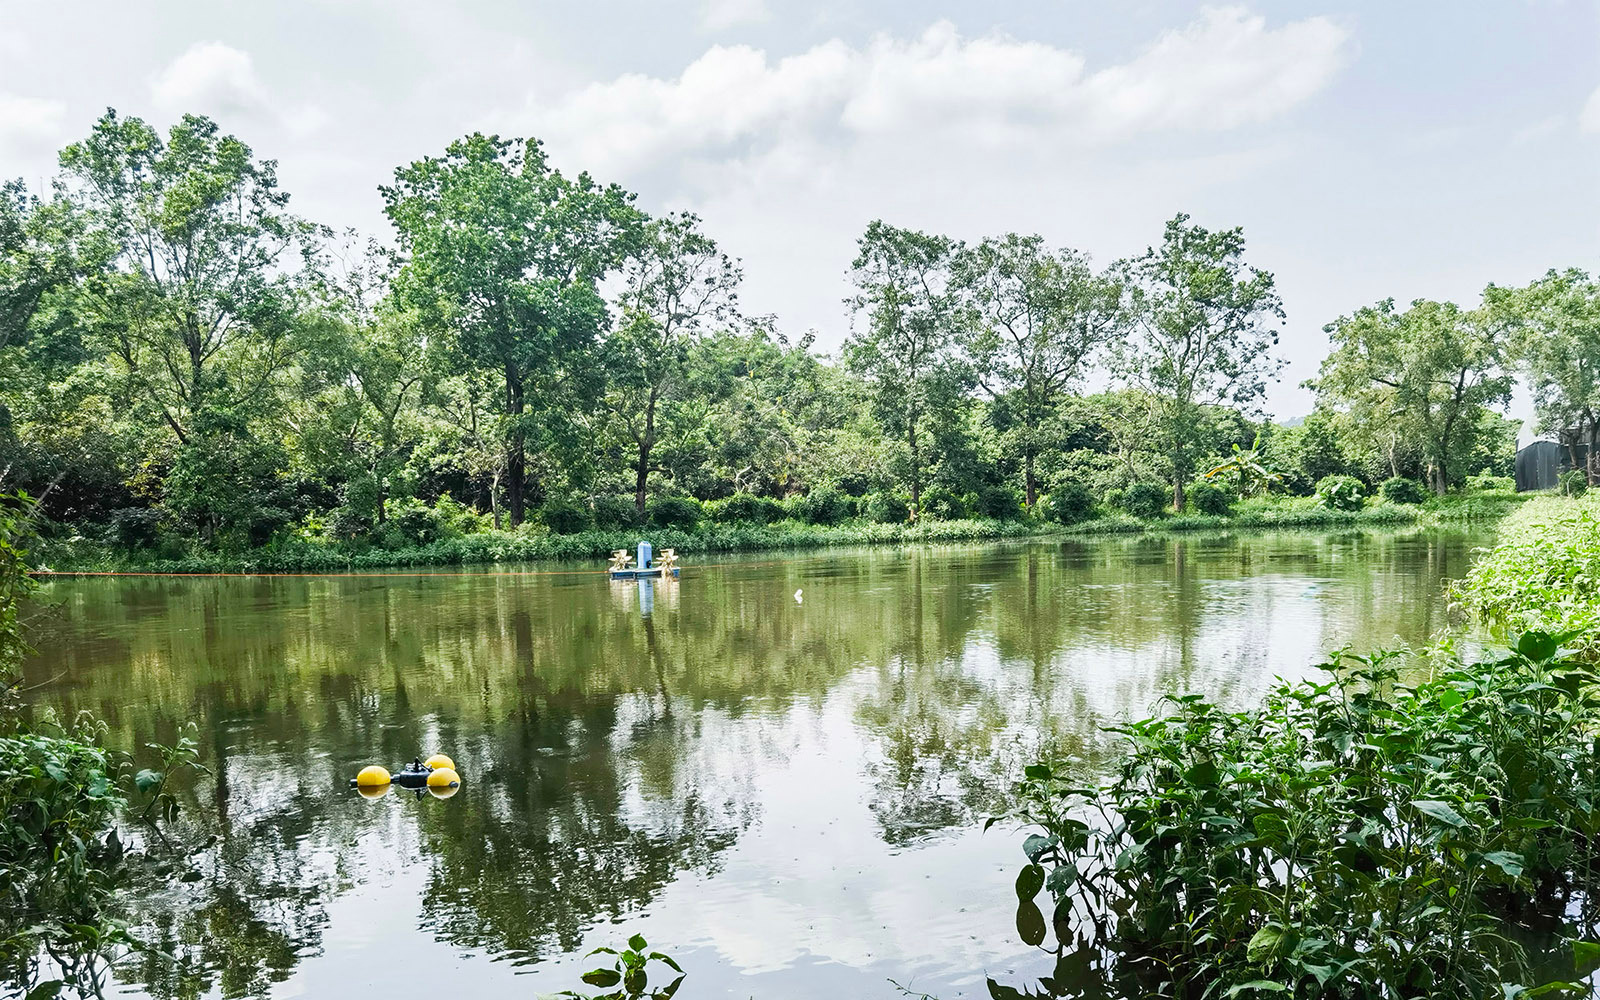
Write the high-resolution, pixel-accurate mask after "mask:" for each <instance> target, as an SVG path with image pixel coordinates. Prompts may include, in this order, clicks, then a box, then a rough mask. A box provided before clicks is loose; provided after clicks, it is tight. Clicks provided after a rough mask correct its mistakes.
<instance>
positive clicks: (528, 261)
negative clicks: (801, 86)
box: [380, 133, 640, 525]
mask: <svg viewBox="0 0 1600 1000" xmlns="http://www.w3.org/2000/svg"><path fill="white" fill-rule="evenodd" d="M380 191H381V192H382V194H383V199H384V206H385V211H386V213H387V214H388V216H389V220H390V221H391V222H392V223H393V224H394V227H395V231H396V234H397V236H398V238H399V242H400V247H401V252H402V255H403V256H404V258H405V263H404V265H403V266H402V268H401V270H400V274H399V276H398V278H397V280H396V292H397V294H398V295H399V296H400V298H401V299H402V301H404V302H406V303H407V304H409V305H411V306H413V307H415V308H416V309H417V310H418V311H419V312H420V313H421V314H422V315H423V317H424V318H425V319H426V320H427V321H429V322H430V323H432V324H433V325H435V326H437V327H439V328H441V329H444V330H447V331H449V333H450V334H451V336H452V337H454V338H455V340H456V342H457V346H458V349H459V352H460V354H461V355H462V356H463V357H464V358H466V359H468V360H469V361H470V362H471V363H473V364H476V365H480V366H484V367H488V368H492V369H494V370H496V371H498V372H500V373H501V374H502V376H503V378H504V400H503V406H504V413H505V417H506V421H505V441H506V487H507V493H508V501H509V507H510V513H511V523H512V524H513V525H516V524H521V523H522V520H523V517H524V511H525V506H526V499H525V498H526V495H527V493H526V490H527V485H528V483H527V478H528V461H527V454H528V449H527V445H528V441H529V439H530V436H532V435H533V434H535V433H537V434H542V435H543V436H544V437H545V439H546V440H551V439H554V438H556V437H558V436H559V435H560V434H561V432H562V427H563V424H564V423H565V420H564V416H565V413H564V411H566V410H568V409H570V408H571V407H574V406H577V405H578V404H579V402H580V401H581V400H583V399H584V398H585V397H586V396H590V397H591V398H592V396H591V393H593V392H594V389H595V386H594V384H593V383H594V380H595V377H596V372H595V370H594V365H592V364H590V363H589V361H590V358H591V348H592V347H593V345H594V343H595V340H596V338H597V337H598V335H599V333H600V331H601V330H603V329H604V328H605V325H606V318H607V310H606V303H605V299H604V297H603V296H602V294H601V291H600V289H599V287H598V285H599V282H600V281H601V279H602V278H604V277H605V275H606V274H607V273H609V272H610V271H612V270H613V269H615V268H616V267H617V266H618V265H619V264H620V263H621V262H622V261H623V260H624V259H625V258H626V256H627V254H628V252H629V249H630V247H631V246H632V244H633V242H634V240H635V239H636V233H637V231H638V229H639V226H640V215H639V213H638V211H637V210H636V209H634V208H633V205H632V202H633V196H632V195H630V194H628V193H627V192H625V191H623V190H622V189H621V188H620V187H617V186H616V185H608V186H601V185H599V184H596V183H595V182H594V181H593V180H592V179H590V177H589V175H588V174H579V175H578V176H577V177H576V178H575V179H568V178H567V177H564V176H563V175H562V174H561V173H560V172H559V171H557V170H556V169H554V168H553V167H551V166H550V164H549V162H548V160H547V158H546V156H545V152H544V149H543V147H542V146H541V145H540V144H539V143H538V141H537V140H528V141H522V140H507V139H501V138H499V137H498V136H485V135H482V134H479V133H474V134H472V135H469V136H467V137H466V138H464V139H459V140H457V141H455V142H453V143H451V144H450V146H449V147H448V148H447V149H446V150H445V154H444V155H443V156H440V157H427V158H424V159H421V160H418V161H416V162H415V163H412V164H411V165H410V166H406V167H401V168H400V169H398V170H396V171H395V183H394V184H392V185H389V186H386V187H383V188H381V189H380ZM530 403H531V404H532V405H533V406H534V407H536V408H537V412H535V413H530V412H529V405H530Z"/></svg>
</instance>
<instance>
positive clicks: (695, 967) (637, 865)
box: [28, 532, 1482, 998]
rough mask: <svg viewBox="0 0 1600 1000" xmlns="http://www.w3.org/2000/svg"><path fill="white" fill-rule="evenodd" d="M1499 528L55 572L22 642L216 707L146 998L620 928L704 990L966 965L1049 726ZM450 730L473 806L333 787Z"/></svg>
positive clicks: (1427, 600) (991, 964)
mask: <svg viewBox="0 0 1600 1000" xmlns="http://www.w3.org/2000/svg"><path fill="white" fill-rule="evenodd" d="M1481 541H1482V539H1481V538H1473V537H1469V536H1465V535H1462V534H1455V533H1440V532H1423V533H1412V534H1406V535H1391V534H1377V535H1374V534H1349V535H1334V536H1311V535H1267V536H1250V537H1214V538H1211V537H1208V538H1182V539H1170V538H1169V539H1155V538H1140V539H1109V540H1094V541H1078V540H1074V541H1068V542H1056V543H1050V544H1030V545H1021V546H1004V547H956V548H921V549H910V550H881V549H880V550H871V551H851V552H833V553H825V554H821V555H810V556H804V557H795V558H792V559H783V560H774V559H772V558H771V557H763V558H760V559H746V560H731V561H728V562H725V563H721V564H716V565H706V566H699V567H691V568H689V569H686V570H685V572H684V575H683V578H682V579H681V580H676V581H674V580H670V579H669V580H660V581H648V580H647V581H626V582H612V581H609V580H607V579H606V578H605V577H604V576H603V575H595V574H577V573H547V572H546V573H536V574H534V575H508V574H506V573H503V572H495V573H489V572H484V573H476V572H471V571H468V572H466V573H463V574H461V575H458V576H421V575H403V574H402V575H396V576H390V577H344V578H338V577H330V578H243V579H240V578H229V579H147V578H146V579H125V580H103V579H88V580H57V581H53V582H51V583H49V584H48V586H47V587H46V597H47V598H48V599H50V600H53V601H56V602H59V603H60V604H62V605H63V609H62V613H61V614H60V615H59V616H57V618H56V619H55V620H54V622H53V623H52V625H51V631H50V632H49V633H47V634H45V635H43V636H42V637H41V638H40V641H39V642H38V645H39V654H38V656H37V657H36V658H35V659H34V661H33V662H31V663H30V664H29V666H28V675H29V680H30V683H40V684H43V685H44V686H43V687H42V688H41V689H40V692H39V693H40V694H41V696H42V699H43V700H45V701H47V702H49V703H52V704H54V705H55V706H56V707H57V708H58V709H60V710H64V711H67V712H75V711H77V710H78V709H88V710H91V711H93V712H95V713H96V714H98V715H99V716H100V717H102V718H104V719H105V720H106V721H107V722H108V723H109V724H110V725H111V727H112V740H113V742H115V743H117V744H119V745H121V746H124V747H127V748H135V747H139V746H142V745H143V744H144V743H145V742H147V741H149V740H162V741H165V740H169V739H171V738H173V737H174V736H175V734H176V731H177V729H178V727H179V726H180V725H181V724H182V723H183V722H185V721H186V720H194V721H196V722H197V723H198V724H199V725H200V729H201V733H202V741H203V743H204V744H205V747H206V756H207V763H208V764H209V765H210V766H211V767H212V769H213V771H214V774H213V775H212V776H211V777H207V778H202V779H201V780H200V781H199V782H198V783H197V784H196V785H195V786H193V787H191V788H189V789H187V790H186V792H185V793H186V794H187V795H188V796H189V798H190V800H191V801H190V803H189V804H190V806H191V813H192V814H194V815H203V816H205V817H206V821H207V822H208V823H209V824H212V825H214V827H215V832H216V834H217V836H218V841H217V843H216V846H215V847H213V848H212V849H210V850H208V851H206V852H204V853H203V854H202V855H200V856H199V857H198V858H197V865H198V870H197V871H198V875H199V879H198V880H197V881H192V882H179V881H176V880H174V879H173V878H170V877H160V876H151V884H149V885H147V886H143V887H141V891H140V892H139V893H138V894H137V897H136V903H135V914H134V916H135V919H136V922H137V924H138V926H140V927H141V928H142V929H143V933H144V934H145V935H146V936H147V937H149V938H151V939H153V940H154V942H155V943H156V944H157V946H158V949H159V950H160V951H161V952H164V953H165V954H167V955H172V956H176V958H177V962H176V963H173V962H171V961H168V960H166V959H161V958H155V957H149V958H144V959H141V960H139V961H137V962H134V963H132V964H129V965H128V966H127V967H125V968H122V969H121V970H120V978H121V979H122V980H124V982H125V983H126V984H128V986H129V987H130V988H131V989H133V990H134V992H135V993H141V992H142V993H144V994H147V995H150V996H156V997H196V996H206V995H220V996H227V997H242V996H266V995H269V994H271V995H279V996H326V995H334V994H336V993H337V992H339V991H343V992H346V993H351V992H354V993H355V994H356V995H368V994H373V993H376V992H377V991H379V990H382V991H383V992H384V993H385V994H386V995H388V996H391V997H401V998H404V997H423V996H429V997H433V996H437V995H438V994H440V993H441V992H446V991H448V992H453V993H455V994H457V995H471V996H479V995H482V996H526V995H529V994H532V993H537V992H539V991H541V990H554V989H561V988H568V987H570V986H573V985H575V984H576V974H577V972H578V971H580V965H579V959H578V958H577V957H576V956H577V955H580V954H581V952H582V951H584V950H586V949H587V948H589V947H592V946H594V945H595V944H600V943H613V942H615V941H616V940H618V939H620V938H621V937H623V936H625V933H626V932H625V931H623V930H622V928H621V927H618V926H612V925H623V926H625V927H626V928H627V931H632V930H640V931H642V932H643V933H644V934H645V936H646V937H648V938H649V939H650V940H651V941H652V943H655V944H657V945H660V946H665V947H666V948H667V949H668V950H670V951H671V952H672V954H673V955H674V956H675V957H677V958H679V959H680V961H683V962H684V963H685V964H686V966H688V967H689V970H690V973H691V975H690V978H689V980H688V981H687V982H686V983H685V987H684V989H685V991H686V992H685V995H686V996H694V997H722V996H729V997H748V996H751V995H758V996H785V997H831V996H839V995H851V996H891V995H894V991H893V990H892V988H891V987H889V986H888V984H887V982H886V978H887V977H889V976H893V977H894V978H895V979H897V980H898V981H900V982H903V983H904V982H909V983H911V984H914V986H915V988H916V989H917V990H919V991H921V990H926V991H928V992H932V993H937V994H939V995H940V996H942V997H945V998H954V997H959V996H977V995H982V993H983V987H982V976H983V973H984V972H985V971H988V972H990V973H995V974H1001V973H1005V972H1006V971H1008V970H1009V969H1010V968H1011V967H1012V964H1013V963H1015V962H1018V961H1020V960H1022V959H1024V958H1025V957H1026V956H1025V953H1019V946H1018V945H1017V944H1016V943H1015V940H1014V931H1013V929H1012V926H1011V923H1012V921H1011V911H1012V909H1013V908H1014V906H1015V901H1014V899H1011V900H1010V901H1009V902H1008V897H1010V888H1009V874H1008V873H1010V872H1011V871H1012V870H1013V869H1014V864H1013V861H1014V858H1013V855H1014V854H1015V853H1016V846H1015V844H1014V843H1013V841H1014V838H1013V837H1012V836H1011V835H1010V834H1008V833H1003V832H1001V831H1000V830H998V829H997V830H996V831H995V832H994V833H992V834H991V835H990V836H988V837H984V836H982V835H981V834H979V833H978V832H977V821H978V820H979V819H980V818H981V816H982V815H983V814H984V813H985V812H987V811H990V810H992V809H995V808H997V807H998V805H999V803H1000V802H1001V801H1002V798H1003V796H1004V794H1005V790H1006V788H1007V787H1008V785H1009V782H1010V780H1011V777H1012V776H1013V775H1014V774H1016V773H1017V771H1018V770H1019V768H1020V762H1021V761H1022V760H1023V758H1025V757H1026V756H1027V755H1028V754H1030V753H1032V752H1034V751H1035V750H1036V749H1037V748H1038V747H1039V746H1041V745H1043V744H1049V745H1052V746H1054V747H1055V748H1057V749H1058V750H1059V751H1060V752H1063V753H1065V754H1067V755H1069V756H1071V757H1072V758H1073V759H1075V760H1078V761H1080V762H1081V763H1082V764H1083V766H1084V767H1085V768H1087V769H1093V768H1095V767H1096V766H1097V763H1096V761H1097V756H1096V755H1097V754H1098V753H1099V752H1100V751H1101V741H1100V738H1099V727H1100V726H1101V725H1103V724H1105V723H1106V722H1107V721H1109V720H1112V719H1116V718H1118V717H1121V716H1123V715H1126V714H1128V713H1131V712H1142V711H1144V710H1145V709H1147V708H1148V707H1149V706H1150V705H1151V704H1152V703H1153V702H1154V701H1155V700H1156V699H1157V698H1159V697H1160V696H1161V695H1163V694H1166V693H1170V692H1175V691H1179V690H1198V691H1204V692H1207V693H1209V694H1211V695H1214V696H1216V697H1219V698H1222V699H1225V700H1227V701H1230V702H1234V703H1242V702H1246V701H1248V700H1249V699H1250V698H1252V697H1254V696H1256V695H1257V694H1258V693H1259V692H1260V691H1261V690H1262V688H1263V687H1264V686H1265V684H1267V683H1268V682H1269V681H1270V679H1271V677H1272V676H1273V675H1274V674H1285V675H1293V674H1298V673H1301V672H1303V671H1304V670H1305V669H1306V668H1307V667H1308V666H1309V665H1310V664H1312V663H1314V662H1316V660H1317V659H1318V658H1319V657H1320V655H1321V654H1322V652H1324V651H1325V650H1326V649H1328V648H1331V647H1334V646H1338V645H1342V644H1344V643H1355V644H1357V645H1359V646H1362V647H1366V646H1369V645H1372V644H1375V643H1393V642H1413V643H1415V642H1422V641H1425V640H1426V639H1428V638H1429V637H1430V636H1432V635H1434V634H1436V633H1437V632H1439V631H1440V630H1441V629H1442V628H1443V627H1444V626H1445V625H1446V618H1445V612H1444V603H1443V601H1442V600H1441V598H1440V581H1441V580H1442V579H1444V578H1447V577H1452V576H1457V575H1459V574H1460V573H1461V572H1462V571H1463V570H1464V568H1465V566H1466V563H1467V560H1468V558H1469V553H1470V550H1471V548H1472V546H1473V545H1474V544H1478V543H1481ZM800 588H803V589H804V594H805V599H804V603H801V602H799V601H797V600H795V598H794V596H793V595H794V592H795V591H796V590H797V589H800ZM434 750H442V751H444V752H446V753H448V754H450V755H451V756H452V757H454V758H455V761H456V764H457V768H458V770H460V771H461V773H462V775H463V778H464V785H463V787H462V789H461V792H460V794H458V795H456V796H455V797H454V798H452V799H450V800H448V801H439V800H435V799H432V798H429V797H427V796H422V797H415V796H412V795H410V794H407V793H402V792H399V791H396V792H394V793H391V794H389V795H386V796H383V797H381V798H378V799H376V800H371V801H369V800H367V799H363V798H361V797H360V796H358V795H356V794H355V793H354V792H352V791H351V790H349V789H348V787H347V781H348V778H349V777H350V776H351V775H353V774H354V773H355V772H356V770H357V769H358V768H360V767H361V766H362V765H364V764H368V763H382V764H385V765H387V766H390V767H391V768H392V767H394V766H396V765H398V764H399V763H400V762H402V761H406V760H410V759H411V758H412V757H413V756H414V755H417V754H419V753H421V754H423V755H426V754H427V753H429V752H431V751H434ZM191 877H193V876H191ZM501 959H503V960H504V961H496V960H501ZM519 974H522V975H524V976H525V977H526V978H516V977H517V976H518V975H519ZM530 980H531V981H530Z"/></svg>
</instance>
